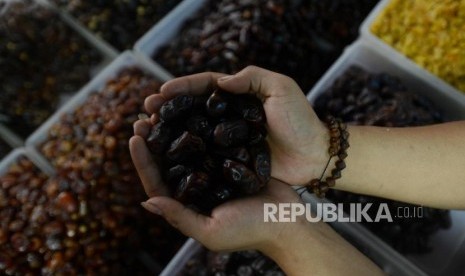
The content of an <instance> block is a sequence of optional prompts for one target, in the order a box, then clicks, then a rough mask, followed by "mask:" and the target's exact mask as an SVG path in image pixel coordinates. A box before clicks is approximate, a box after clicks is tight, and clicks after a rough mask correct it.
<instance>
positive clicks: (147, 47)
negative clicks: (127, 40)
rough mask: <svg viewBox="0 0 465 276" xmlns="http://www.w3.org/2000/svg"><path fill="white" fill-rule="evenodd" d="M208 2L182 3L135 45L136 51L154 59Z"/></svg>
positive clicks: (189, 0)
mask: <svg viewBox="0 0 465 276" xmlns="http://www.w3.org/2000/svg"><path fill="white" fill-rule="evenodd" d="M206 2H207V0H184V1H182V2H181V3H180V4H179V5H178V6H176V8H174V9H173V10H172V11H171V12H170V13H169V14H168V15H167V16H165V17H164V18H163V19H162V20H160V21H159V22H158V23H157V24H156V25H155V26H153V27H152V28H151V29H150V30H149V31H148V32H147V33H146V34H145V35H144V36H143V37H141V38H140V39H139V40H138V41H137V42H136V44H134V50H135V51H136V52H139V53H142V54H143V55H145V56H146V57H147V58H149V59H152V56H154V55H155V54H156V53H157V52H158V51H159V50H160V48H161V47H162V46H165V45H166V44H168V43H169V42H170V41H171V40H172V39H173V38H174V37H175V36H176V35H177V34H178V33H179V31H180V30H181V28H182V27H183V25H184V22H186V21H187V20H188V19H189V18H191V17H193V16H194V15H195V14H196V13H197V12H198V11H199V10H200V9H201V8H202V7H203V6H205V3H206Z"/></svg>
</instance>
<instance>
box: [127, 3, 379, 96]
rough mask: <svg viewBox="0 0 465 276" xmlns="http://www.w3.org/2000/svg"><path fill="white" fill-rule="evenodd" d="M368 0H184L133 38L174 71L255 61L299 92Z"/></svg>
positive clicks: (332, 54)
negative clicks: (290, 81) (282, 76)
mask: <svg viewBox="0 0 465 276" xmlns="http://www.w3.org/2000/svg"><path fill="white" fill-rule="evenodd" d="M376 2H377V1H376V0H367V1H344V3H342V2H334V1H285V2H279V3H278V2H276V1H267V0H261V1H229V0H222V1H204V0H200V1H197V0H194V1H193V0H185V1H183V2H182V3H181V4H180V5H179V6H178V7H177V8H176V9H174V10H173V11H172V12H171V13H170V14H168V15H167V16H166V17H165V18H164V19H163V20H162V21H160V22H159V23H158V24H157V25H156V26H155V27H153V28H152V29H151V30H150V31H149V32H148V33H147V34H146V35H145V36H144V37H143V38H141V39H140V40H139V41H138V42H137V43H136V45H135V50H136V51H139V52H141V53H143V54H144V55H146V56H147V57H150V58H152V59H154V60H155V61H156V62H158V63H159V64H160V65H162V66H163V67H164V68H165V69H166V70H167V71H169V72H170V73H172V74H173V75H175V76H181V75H187V74H192V73H198V72H204V71H217V72H222V73H228V74H230V73H235V72H237V71H239V70H241V69H243V68H244V67H246V66H248V65H256V66H260V67H264V68H267V69H269V70H273V71H277V72H280V73H283V74H286V75H289V76H290V77H292V78H294V79H295V80H296V81H297V83H298V84H299V85H300V86H301V88H302V90H303V91H305V92H307V91H309V90H310V88H311V87H312V86H313V85H314V84H315V82H316V81H317V80H318V79H319V78H320V77H321V76H322V75H323V73H324V72H325V71H326V69H327V68H329V66H330V65H331V64H332V63H333V62H334V61H335V60H336V59H337V58H338V57H339V55H340V54H341V52H342V50H343V48H344V47H345V46H346V45H348V44H349V43H351V42H352V41H353V40H355V39H356V38H357V36H358V26H359V24H360V23H361V22H362V20H363V19H364V17H365V15H366V14H368V12H369V11H370V10H371V8H372V7H373V6H374V4H375V3H376Z"/></svg>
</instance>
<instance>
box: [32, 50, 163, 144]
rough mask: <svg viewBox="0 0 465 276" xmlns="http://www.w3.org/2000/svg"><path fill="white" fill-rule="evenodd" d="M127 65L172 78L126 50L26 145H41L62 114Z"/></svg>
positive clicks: (149, 62) (160, 77)
mask: <svg viewBox="0 0 465 276" xmlns="http://www.w3.org/2000/svg"><path fill="white" fill-rule="evenodd" d="M127 66H137V67H138V68H140V69H142V70H144V71H146V72H148V73H150V74H152V75H153V76H154V77H155V78H156V79H158V80H159V81H161V82H164V81H167V80H169V79H170V78H171V76H169V75H167V74H166V73H165V71H164V70H162V69H160V68H159V66H158V65H156V64H154V63H152V62H151V61H150V60H146V59H143V58H141V57H140V56H137V55H134V54H133V53H131V52H130V51H125V52H124V53H122V54H121V55H120V56H119V57H118V58H116V59H115V60H114V61H113V62H112V63H111V64H110V65H108V66H107V67H106V68H105V69H104V70H102V71H101V72H100V73H99V74H98V75H97V76H96V77H94V78H93V79H92V80H91V81H90V82H89V83H88V84H87V85H85V86H84V87H83V88H82V89H81V90H80V91H79V92H78V93H77V94H76V95H75V96H74V97H73V98H71V99H70V100H69V101H68V102H67V103H66V104H65V105H63V106H62V107H61V108H60V109H59V110H57V112H55V113H54V114H53V115H52V116H51V117H50V118H49V119H48V120H47V121H46V122H45V123H43V124H42V125H41V126H40V127H39V128H38V129H37V130H36V131H35V132H34V133H33V134H32V135H31V136H29V137H28V139H27V140H26V146H27V147H32V148H34V147H37V146H40V145H41V144H42V143H43V142H44V141H45V140H46V139H47V137H48V131H49V129H50V127H51V126H52V125H54V124H55V123H57V122H58V121H59V120H60V117H61V116H62V115H64V114H67V113H70V112H73V111H74V110H75V109H76V108H77V107H78V106H79V105H81V104H82V103H84V102H85V100H86V99H87V97H88V96H89V94H91V93H93V92H96V91H100V90H101V89H102V88H103V87H104V86H105V84H106V82H107V81H108V80H110V79H112V78H114V77H115V76H116V75H117V74H118V73H119V71H120V70H121V69H123V68H124V67H127Z"/></svg>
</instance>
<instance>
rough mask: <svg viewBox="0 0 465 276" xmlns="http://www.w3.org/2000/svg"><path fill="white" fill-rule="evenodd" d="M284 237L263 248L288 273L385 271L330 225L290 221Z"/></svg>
mask: <svg viewBox="0 0 465 276" xmlns="http://www.w3.org/2000/svg"><path fill="white" fill-rule="evenodd" d="M289 228H290V229H289V230H288V231H283V235H282V237H280V238H279V239H277V240H276V241H274V242H272V243H270V245H269V246H268V247H266V248H263V249H262V251H263V253H264V254H266V255H268V256H269V257H271V258H272V259H273V260H275V261H276V262H277V263H278V265H279V266H280V267H281V268H282V269H283V270H284V271H285V272H286V274H287V275H325V276H327V275H382V274H383V273H382V271H381V270H380V269H379V268H378V267H377V266H376V265H375V264H374V263H372V262H371V261H370V260H369V259H368V258H367V257H366V256H364V255H363V254H361V253H360V252H359V251H358V250H357V249H355V248H354V247H353V246H352V245H350V244H349V243H348V242H347V241H345V240H344V239H343V238H342V237H341V236H339V235H338V234H337V233H336V232H334V230H332V229H331V228H330V227H329V226H328V225H326V224H324V223H322V222H320V223H309V222H301V223H300V224H299V223H292V224H290V225H289Z"/></svg>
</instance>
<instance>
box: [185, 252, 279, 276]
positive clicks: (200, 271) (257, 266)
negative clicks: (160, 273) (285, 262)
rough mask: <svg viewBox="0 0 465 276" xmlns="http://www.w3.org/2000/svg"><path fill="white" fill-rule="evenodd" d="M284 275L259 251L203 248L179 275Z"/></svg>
mask: <svg viewBox="0 0 465 276" xmlns="http://www.w3.org/2000/svg"><path fill="white" fill-rule="evenodd" d="M197 275H204V276H210V275H211V276H213V275H215V276H216V275H237V276H262V275H263V276H265V275H266V276H284V275H285V274H284V272H283V271H282V270H281V268H279V266H278V265H277V264H276V263H275V262H274V261H273V260H271V259H270V258H268V257H266V256H265V255H263V254H261V253H260V252H258V251H250V250H249V251H239V252H232V253H231V252H219V253H217V252H212V251H207V250H206V249H203V250H202V251H200V252H199V253H197V254H196V255H195V256H194V257H193V258H192V259H190V260H189V261H188V262H187V263H186V266H185V267H184V269H183V270H182V271H181V273H180V274H179V275H178V276H197Z"/></svg>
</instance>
